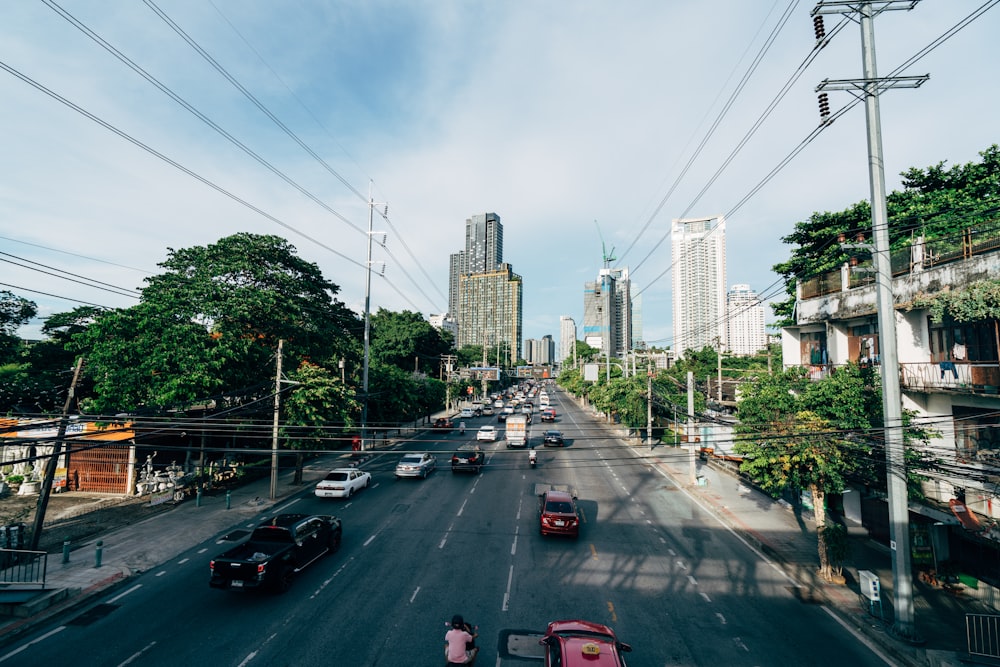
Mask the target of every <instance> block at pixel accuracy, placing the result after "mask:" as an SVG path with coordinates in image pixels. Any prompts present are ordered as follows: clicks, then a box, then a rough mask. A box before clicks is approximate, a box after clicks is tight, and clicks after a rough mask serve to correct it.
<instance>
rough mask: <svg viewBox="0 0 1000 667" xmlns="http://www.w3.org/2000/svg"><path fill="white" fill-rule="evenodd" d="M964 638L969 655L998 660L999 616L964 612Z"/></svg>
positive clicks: (999, 658)
mask: <svg viewBox="0 0 1000 667" xmlns="http://www.w3.org/2000/svg"><path fill="white" fill-rule="evenodd" d="M965 638H966V642H967V645H968V648H969V655H970V656H977V657H981V658H993V659H995V660H1000V616H997V615H995V614H966V615H965Z"/></svg>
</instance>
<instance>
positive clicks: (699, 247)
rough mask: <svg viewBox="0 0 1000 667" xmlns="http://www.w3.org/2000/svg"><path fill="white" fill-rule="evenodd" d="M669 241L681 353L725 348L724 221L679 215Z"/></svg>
mask: <svg viewBox="0 0 1000 667" xmlns="http://www.w3.org/2000/svg"><path fill="white" fill-rule="evenodd" d="M670 241H671V262H672V267H673V268H672V275H673V320H674V321H673V329H674V341H673V343H674V344H673V348H674V350H675V351H676V352H677V356H678V357H680V356H683V355H684V352H685V351H686V350H700V349H701V348H703V347H706V346H708V347H716V348H718V347H721V348H722V349H726V348H727V347H728V345H729V343H728V341H727V340H726V221H725V219H724V218H723V217H722V216H721V215H719V216H714V217H710V218H688V219H683V220H681V219H675V220H674V221H673V225H672V227H671V231H670Z"/></svg>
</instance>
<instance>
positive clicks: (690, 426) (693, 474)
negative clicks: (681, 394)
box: [687, 371, 698, 484]
mask: <svg viewBox="0 0 1000 667" xmlns="http://www.w3.org/2000/svg"><path fill="white" fill-rule="evenodd" d="M687 380H688V414H687V439H688V463H689V464H690V465H689V466H688V468H689V471H690V480H689V481H690V482H691V484H697V483H698V466H697V465H696V464H695V462H694V458H695V456H694V371H688V376H687Z"/></svg>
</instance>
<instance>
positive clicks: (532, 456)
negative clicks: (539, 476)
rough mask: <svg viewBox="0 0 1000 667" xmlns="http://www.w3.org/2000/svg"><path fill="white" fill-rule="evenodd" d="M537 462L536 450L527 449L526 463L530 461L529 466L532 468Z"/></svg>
mask: <svg viewBox="0 0 1000 667" xmlns="http://www.w3.org/2000/svg"><path fill="white" fill-rule="evenodd" d="M537 462H538V452H536V451H535V450H534V449H531V450H529V451H528V463H530V464H531V467H532V468H534V467H535V464H536V463H537Z"/></svg>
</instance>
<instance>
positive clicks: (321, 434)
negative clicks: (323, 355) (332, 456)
mask: <svg viewBox="0 0 1000 667" xmlns="http://www.w3.org/2000/svg"><path fill="white" fill-rule="evenodd" d="M288 379H289V380H291V381H292V382H294V383H295V385H294V388H293V389H292V391H291V392H290V394H289V395H288V396H287V398H285V399H284V402H283V403H282V407H281V412H282V423H283V424H284V426H283V427H282V429H281V435H282V438H283V441H284V442H285V443H286V444H287V446H288V447H289V448H290V449H294V450H295V451H296V456H295V477H294V480H293V483H294V484H301V483H302V465H303V461H304V452H306V451H315V450H326V449H339V447H340V444H341V442H342V439H343V437H344V436H345V434H346V431H347V430H348V429H350V428H351V427H352V426H353V425H354V424H355V423H356V420H357V417H358V415H359V414H360V411H361V406H360V403H358V401H357V399H356V396H355V394H354V390H353V389H351V388H350V387H348V386H347V385H345V384H344V383H343V382H341V381H340V377H339V375H337V374H336V373H333V372H331V371H330V370H328V369H326V368H323V367H322V366H317V365H316V364H312V363H309V362H304V363H302V364H301V365H300V366H299V367H298V368H297V369H296V370H295V371H294V372H292V373H290V374H289V377H288Z"/></svg>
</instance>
